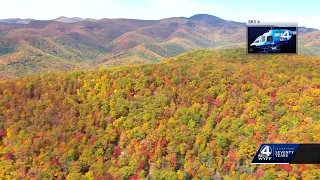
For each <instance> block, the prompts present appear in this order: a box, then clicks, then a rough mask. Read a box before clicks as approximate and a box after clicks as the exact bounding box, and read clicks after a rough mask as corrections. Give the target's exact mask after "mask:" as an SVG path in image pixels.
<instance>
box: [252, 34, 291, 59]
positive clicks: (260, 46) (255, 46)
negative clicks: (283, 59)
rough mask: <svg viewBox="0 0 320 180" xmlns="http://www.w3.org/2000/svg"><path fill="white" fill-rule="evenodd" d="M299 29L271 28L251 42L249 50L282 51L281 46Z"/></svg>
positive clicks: (263, 51)
mask: <svg viewBox="0 0 320 180" xmlns="http://www.w3.org/2000/svg"><path fill="white" fill-rule="evenodd" d="M296 34H297V31H291V30H288V29H270V30H269V31H268V32H266V33H264V34H263V35H260V36H259V37H257V38H256V40H254V42H253V43H252V44H250V47H249V52H262V53H269V52H280V51H281V48H280V46H281V45H283V44H286V43H288V41H290V40H291V39H292V36H295V35H296Z"/></svg>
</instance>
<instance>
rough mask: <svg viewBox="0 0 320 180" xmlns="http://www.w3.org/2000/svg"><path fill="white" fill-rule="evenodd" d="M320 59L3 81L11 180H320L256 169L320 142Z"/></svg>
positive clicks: (193, 61)
mask: <svg viewBox="0 0 320 180" xmlns="http://www.w3.org/2000/svg"><path fill="white" fill-rule="evenodd" d="M319 119H320V58H319V57H308V56H303V55H271V56H265V55H256V56H249V55H245V50H244V49H235V50H224V51H195V52H190V53H186V54H182V55H180V56H178V57H175V58H170V59H167V60H164V61H163V62H162V63H160V64H150V65H135V66H122V67H113V68H101V69H99V70H96V71H72V72H55V73H48V74H42V75H32V76H26V77H24V78H21V79H16V80H6V81H2V82H0V157H1V160H0V177H3V178H4V179H65V178H66V179H139V178H140V179H144V178H150V179H276V178H278V179H295V178H301V177H303V178H304V179H319V178H320V171H319V166H316V165H268V166H263V165H260V166H259V165H250V163H251V160H252V158H253V155H254V154H255V152H256V150H257V148H258V147H259V145H260V144H261V143H268V142H272V143H280V142H283V143H292V142H294V143H315V142H319V141H320V134H319V132H320V121H319Z"/></svg>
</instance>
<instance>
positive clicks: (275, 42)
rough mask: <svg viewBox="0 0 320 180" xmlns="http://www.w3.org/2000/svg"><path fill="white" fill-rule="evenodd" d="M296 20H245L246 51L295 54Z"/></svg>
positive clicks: (251, 52)
mask: <svg viewBox="0 0 320 180" xmlns="http://www.w3.org/2000/svg"><path fill="white" fill-rule="evenodd" d="M297 42H298V21H293V20H288V21H286V20H284V21H283V20H281V21H277V20H260V19H249V20H247V53H248V54H257V53H265V54H271V53H288V54H297V52H298V50H297Z"/></svg>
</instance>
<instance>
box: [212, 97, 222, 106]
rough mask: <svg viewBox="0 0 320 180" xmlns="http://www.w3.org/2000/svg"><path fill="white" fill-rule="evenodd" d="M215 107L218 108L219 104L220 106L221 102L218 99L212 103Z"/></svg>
mask: <svg viewBox="0 0 320 180" xmlns="http://www.w3.org/2000/svg"><path fill="white" fill-rule="evenodd" d="M213 104H214V105H215V106H217V107H219V106H220V104H221V100H220V99H219V98H217V99H215V100H214V103H213Z"/></svg>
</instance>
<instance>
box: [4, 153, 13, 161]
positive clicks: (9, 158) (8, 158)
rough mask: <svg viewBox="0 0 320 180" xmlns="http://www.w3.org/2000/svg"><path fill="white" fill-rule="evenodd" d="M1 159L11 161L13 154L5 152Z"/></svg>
mask: <svg viewBox="0 0 320 180" xmlns="http://www.w3.org/2000/svg"><path fill="white" fill-rule="evenodd" d="M3 159H4V160H6V161H8V160H12V159H13V153H12V152H10V151H9V152H7V153H4V154H3Z"/></svg>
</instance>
